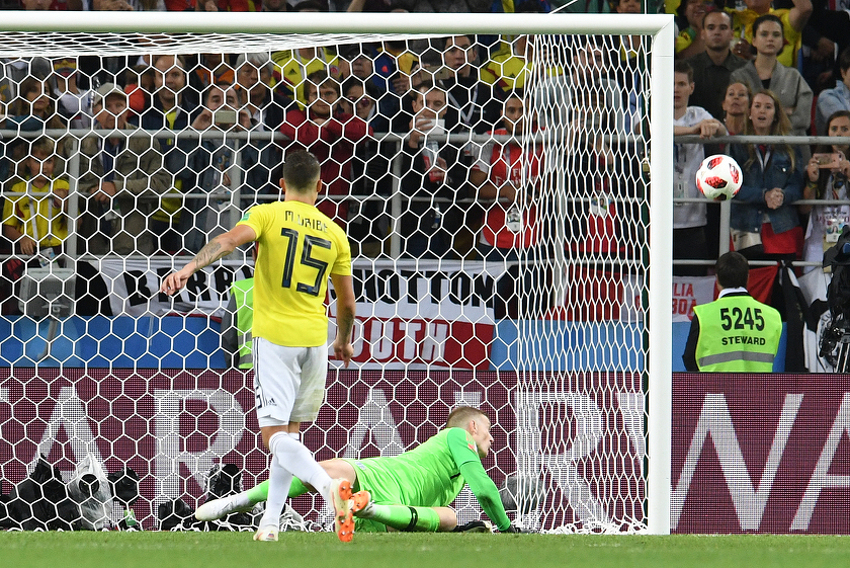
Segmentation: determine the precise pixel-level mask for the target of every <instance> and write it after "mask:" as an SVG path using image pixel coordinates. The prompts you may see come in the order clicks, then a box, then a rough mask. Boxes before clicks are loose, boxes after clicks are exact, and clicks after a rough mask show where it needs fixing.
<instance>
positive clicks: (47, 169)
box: [3, 137, 69, 281]
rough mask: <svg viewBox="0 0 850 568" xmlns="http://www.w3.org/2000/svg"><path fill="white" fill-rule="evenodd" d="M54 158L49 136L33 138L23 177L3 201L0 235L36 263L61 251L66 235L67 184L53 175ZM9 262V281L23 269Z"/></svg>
mask: <svg viewBox="0 0 850 568" xmlns="http://www.w3.org/2000/svg"><path fill="white" fill-rule="evenodd" d="M55 158H56V154H55V143H54V142H53V140H51V139H50V138H47V137H42V138H38V139H37V140H35V141H34V142H33V143H32V150H31V152H30V154H29V156H27V158H26V171H27V174H26V177H25V179H23V180H21V181H17V182H16V183H14V184H12V187H11V189H10V192H9V193H8V194H7V195H6V202H5V203H4V205H3V235H4V236H5V237H6V238H7V239H9V240H10V241H11V242H12V243H13V244H14V245H15V252H16V253H18V254H22V255H25V256H28V257H32V261H33V263H34V265H35V266H36V267H37V266H39V262H41V263H42V264H44V263H49V262H51V261H52V260H53V259H54V258H56V257H57V256H59V255H61V254H62V246H63V243H64V242H65V240H66V239H67V238H68V216H67V213H68V201H67V199H66V198H67V197H68V190H69V185H68V181H67V180H65V179H62V178H58V177H56V176H55V175H54V170H55V168H54V164H55ZM39 193H41V194H46V195H36V194H39ZM28 262H29V261H28ZM13 264H15V267H13V266H12V265H11V264H10V265H7V270H10V269H11V273H7V274H8V276H9V279H10V280H12V281H14V280H17V279H18V278H20V276H21V274H22V273H23V265H22V264H21V265H17V264H16V263H13Z"/></svg>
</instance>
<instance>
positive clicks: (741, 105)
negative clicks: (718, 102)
mask: <svg viewBox="0 0 850 568" xmlns="http://www.w3.org/2000/svg"><path fill="white" fill-rule="evenodd" d="M752 100H753V92H752V91H751V90H750V86H749V85H747V84H745V83H732V84H731V85H729V86H728V87H726V96H725V97H724V99H723V124H724V125H725V126H726V130H727V132H728V133H729V135H730V136H734V135H735V134H742V133H743V132H744V131H745V130H746V125H747V115H748V114H749V112H750V103H751V102H752Z"/></svg>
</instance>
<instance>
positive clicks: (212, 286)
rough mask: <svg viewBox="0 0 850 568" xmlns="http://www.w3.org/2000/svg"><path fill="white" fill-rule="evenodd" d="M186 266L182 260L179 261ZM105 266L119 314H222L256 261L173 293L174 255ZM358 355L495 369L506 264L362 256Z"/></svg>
mask: <svg viewBox="0 0 850 568" xmlns="http://www.w3.org/2000/svg"><path fill="white" fill-rule="evenodd" d="M178 266H179V265H178ZM96 268H97V269H98V270H99V272H100V274H101V275H102V278H103V280H104V283H105V284H106V289H107V292H108V294H109V303H110V306H111V308H112V313H113V314H114V315H131V316H137V317H138V316H143V315H165V314H169V313H174V312H178V313H186V314H200V315H206V316H212V317H221V315H222V314H223V310H224V309H225V307H226V306H227V301H228V294H229V288H230V284H231V283H232V282H233V280H234V279H241V278H247V277H250V276H251V274H252V268H251V267H250V266H247V265H244V264H242V263H239V262H237V261H223V262H222V263H220V264H216V265H214V266H209V267H207V268H205V269H204V270H201V271H198V272H197V273H195V275H193V277H192V278H191V279H190V280H189V282H188V283H187V285H186V288H184V289H183V290H181V291H180V292H179V293H178V294H177V295H176V296H175V297H174V298H169V297H168V296H166V295H165V294H160V293H159V286H160V283H161V282H162V279H163V278H164V277H165V275H167V274H168V273H169V272H171V271H172V270H173V267H172V263H171V261H163V260H102V261H100V262H99V263H98V266H96ZM352 272H353V280H354V292H355V296H356V298H357V322H356V324H355V330H354V340H355V341H354V350H355V354H354V361H355V362H356V363H358V364H360V366H361V367H364V368H381V369H403V368H424V367H425V365H430V366H432V367H433V366H437V367H446V368H448V367H452V368H461V369H488V368H489V348H490V347H489V346H490V344H491V343H492V340H493V333H494V330H495V323H496V322H495V318H494V312H493V295H494V294H495V282H496V280H498V278H500V277H501V276H502V274H503V266H502V265H498V264H495V265H494V263H490V264H489V265H488V266H487V269H486V270H485V269H484V263H483V262H467V261H463V262H462V261H440V262H437V261H432V262H417V261H415V260H400V261H395V262H392V261H388V260H387V261H380V260H374V261H370V260H368V259H361V260H357V261H355V263H354V266H353V269H352ZM329 294H330V297H329V299H328V300H329V301H328V303H329V305H330V308H329V313H330V317H331V322H330V325H329V327H328V345H330V344H331V343H332V342H333V338H334V335H335V334H336V327H335V325H334V317H335V313H336V310H335V303H334V302H333V301H332V300H333V298H334V294H333V290H332V289H330V291H329Z"/></svg>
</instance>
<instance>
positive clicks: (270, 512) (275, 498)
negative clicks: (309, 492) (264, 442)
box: [260, 432, 292, 528]
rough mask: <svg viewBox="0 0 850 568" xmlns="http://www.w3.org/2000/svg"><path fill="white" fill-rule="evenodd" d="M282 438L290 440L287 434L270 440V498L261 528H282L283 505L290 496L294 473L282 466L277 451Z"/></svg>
mask: <svg viewBox="0 0 850 568" xmlns="http://www.w3.org/2000/svg"><path fill="white" fill-rule="evenodd" d="M281 438H286V439H290V438H289V436H287V435H286V432H278V433H276V434H274V435H273V436H272V437H271V439H270V440H269V449H270V450H271V452H272V460H271V465H270V467H269V497H268V499H267V500H266V510H265V512H264V513H263V517H262V518H261V519H260V527H268V526H273V527H276V528H279V527H280V515H281V513H282V512H283V504H284V503H285V502H286V498H287V497H288V496H289V487H290V485H292V473H290V472H289V471H288V470H287V469H286V468H285V467H283V466H282V465H281V463H282V460H281V459H280V455H279V452H278V451H276V449H277V444H278V440H279V439H281Z"/></svg>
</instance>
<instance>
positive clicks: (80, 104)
mask: <svg viewBox="0 0 850 568" xmlns="http://www.w3.org/2000/svg"><path fill="white" fill-rule="evenodd" d="M53 80H54V81H55V82H56V87H55V89H54V90H53V93H54V95H56V100H57V101H58V104H57V107H58V109H59V112H60V113H61V114H62V116H63V117H64V118H65V119H67V120H68V122H69V126H70V127H71V128H89V127H90V126H91V122H92V119H91V101H92V97H93V93H92V92H91V91H90V90H88V89H85V90H83V89H80V87H79V86H78V85H77V62H76V61H75V60H74V59H69V58H66V59H57V60H55V61H54V62H53Z"/></svg>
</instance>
